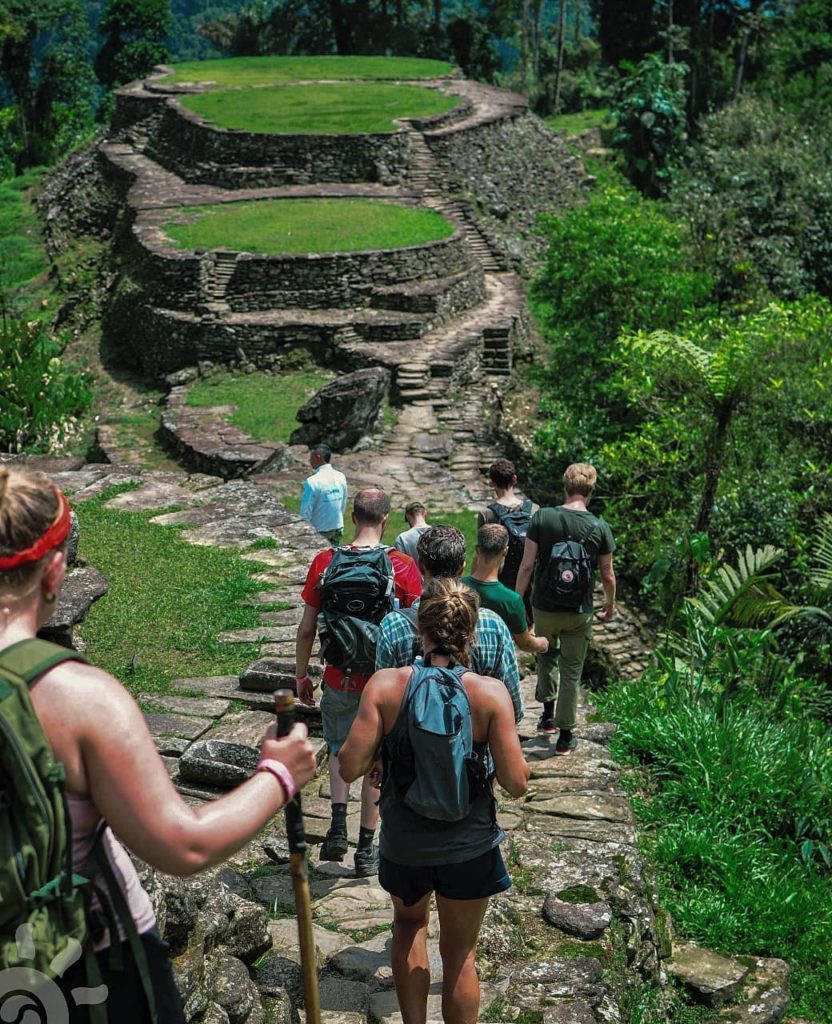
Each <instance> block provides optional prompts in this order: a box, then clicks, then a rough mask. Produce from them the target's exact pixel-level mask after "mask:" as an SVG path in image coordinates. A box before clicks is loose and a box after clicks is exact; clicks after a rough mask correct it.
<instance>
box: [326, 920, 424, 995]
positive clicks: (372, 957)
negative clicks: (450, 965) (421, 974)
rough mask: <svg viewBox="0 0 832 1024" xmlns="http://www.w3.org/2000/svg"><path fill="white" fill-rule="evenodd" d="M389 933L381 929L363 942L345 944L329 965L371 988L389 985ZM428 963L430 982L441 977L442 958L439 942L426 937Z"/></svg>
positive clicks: (390, 976) (391, 976)
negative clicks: (380, 931)
mask: <svg viewBox="0 0 832 1024" xmlns="http://www.w3.org/2000/svg"><path fill="white" fill-rule="evenodd" d="M391 942H392V937H391V936H390V934H389V932H382V933H381V934H380V935H376V936H375V937H374V938H372V939H369V940H368V941H367V942H362V943H359V944H358V945H351V946H346V947H344V949H342V950H340V951H339V952H338V953H337V954H336V956H334V957H333V958H332V963H331V966H332V968H333V969H334V970H336V971H339V972H340V973H341V974H343V975H344V977H345V978H351V979H353V980H355V981H362V982H364V983H365V984H366V985H369V986H370V989H371V990H373V991H378V990H380V989H389V988H392V987H393V970H392V968H391V966H390V944H391ZM428 962H429V963H430V976H431V980H432V981H441V980H442V958H441V957H440V955H439V943H438V942H437V941H436V939H429V940H428Z"/></svg>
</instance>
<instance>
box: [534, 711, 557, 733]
mask: <svg viewBox="0 0 832 1024" xmlns="http://www.w3.org/2000/svg"><path fill="white" fill-rule="evenodd" d="M537 731H538V732H542V733H546V735H551V734H552V733H556V732H557V731H558V727H557V726H556V725H555V720H554V718H550V717H549V716H547V715H543V717H542V718H541V719H540V721H539V722H538V723H537Z"/></svg>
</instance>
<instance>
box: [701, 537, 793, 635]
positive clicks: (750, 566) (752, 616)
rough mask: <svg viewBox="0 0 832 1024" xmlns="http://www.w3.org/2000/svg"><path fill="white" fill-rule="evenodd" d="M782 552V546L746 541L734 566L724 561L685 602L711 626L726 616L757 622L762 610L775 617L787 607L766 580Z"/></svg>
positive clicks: (717, 623)
mask: <svg viewBox="0 0 832 1024" xmlns="http://www.w3.org/2000/svg"><path fill="white" fill-rule="evenodd" d="M782 556H783V552H782V550H780V549H779V548H775V547H773V546H772V545H771V544H767V545H766V546H765V547H764V548H756V549H754V548H752V547H751V545H750V544H749V545H748V547H747V548H746V549H745V551H744V552H742V553H741V554H740V556H739V564H738V566H737V569H734V568H733V566H730V565H727V564H726V565H723V566H722V567H721V568H720V569H719V571H718V572H717V574H716V576H715V577H714V578H713V579H711V580H707V581H706V582H705V583H704V585H703V586H702V589H701V590H700V592H699V593H698V594H697V595H696V596H695V597H689V598H687V602H688V604H689V605H691V607H693V608H695V609H696V610H697V611H698V612H699V614H700V615H701V616H702V617H703V618H704V619H706V620H707V621H708V622H710V623H711V624H712V625H714V626H717V625H719V624H720V623H722V622H725V621H726V619H729V618H731V619H734V620H735V621H737V622H741V621H743V620H745V623H746V624H751V623H752V621H753V622H754V623H755V624H757V623H758V622H759V621H762V619H761V616H763V614H768V615H771V616H773V617H776V616H778V615H780V614H782V613H783V612H784V611H785V610H786V608H787V607H790V606H788V605H787V604H786V602H785V600H784V599H783V598H782V597H781V595H780V594H779V593H778V591H777V590H775V588H774V587H772V586H771V585H770V584H767V580H768V579H769V578H770V573H769V569H770V568H771V567H772V566H773V565H774V563H775V562H776V561H777V560H778V559H779V558H781V557H782Z"/></svg>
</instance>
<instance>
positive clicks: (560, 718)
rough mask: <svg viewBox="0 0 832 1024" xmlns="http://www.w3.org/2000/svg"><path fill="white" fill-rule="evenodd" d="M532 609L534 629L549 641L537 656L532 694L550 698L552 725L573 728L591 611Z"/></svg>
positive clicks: (541, 700)
mask: <svg viewBox="0 0 832 1024" xmlns="http://www.w3.org/2000/svg"><path fill="white" fill-rule="evenodd" d="M532 610H533V612H534V629H535V633H537V635H538V636H545V637H546V638H547V640H548V641H549V650H548V651H547V652H546V654H538V656H537V690H536V692H535V696H536V698H537V699H538V700H539V701H540V702H541V703H542V702H543V701H554V700H555V699H556V698H557V705H556V707H555V725H556V726H557V727H558V728H559V729H574V728H575V723H576V718H577V714H578V691H579V689H580V685H581V671H582V670H583V667H584V659H585V658H586V652H587V648H588V647H589V638H590V637H591V636H592V612H587V613H583V612H544V611H542V610H541V609H540V608H534V609H532Z"/></svg>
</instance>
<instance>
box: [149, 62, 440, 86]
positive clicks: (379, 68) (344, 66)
mask: <svg viewBox="0 0 832 1024" xmlns="http://www.w3.org/2000/svg"><path fill="white" fill-rule="evenodd" d="M454 70H455V69H454V66H453V65H452V64H447V63H446V62H445V61H443V60H424V59H422V58H419V57H335V56H321V57H228V58H226V59H224V60H196V61H185V62H183V63H182V64H176V65H175V71H174V72H173V74H172V75H169V76H168V77H167V78H166V79H165V81H166V82H169V83H170V84H172V85H176V84H179V83H182V82H210V83H211V84H212V85H215V86H220V87H222V86H231V87H234V86H244V85H271V84H275V83H279V82H303V81H306V82H311V81H315V80H317V79H327V78H329V79H342V80H343V79H357V78H365V79H374V78H381V79H385V78H386V79H395V78H439V77H441V76H443V75H450V74H453V72H454Z"/></svg>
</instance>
